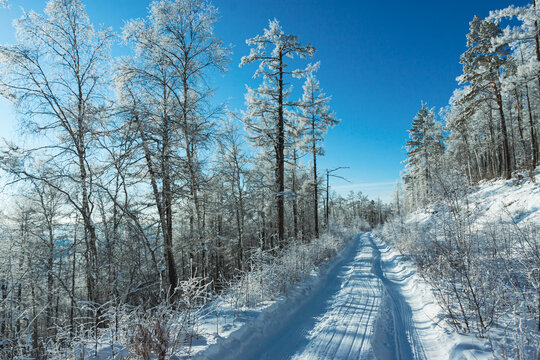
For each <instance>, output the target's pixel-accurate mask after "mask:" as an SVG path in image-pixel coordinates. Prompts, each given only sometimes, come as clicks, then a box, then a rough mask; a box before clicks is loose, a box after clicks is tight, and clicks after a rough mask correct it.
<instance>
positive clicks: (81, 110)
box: [0, 0, 111, 303]
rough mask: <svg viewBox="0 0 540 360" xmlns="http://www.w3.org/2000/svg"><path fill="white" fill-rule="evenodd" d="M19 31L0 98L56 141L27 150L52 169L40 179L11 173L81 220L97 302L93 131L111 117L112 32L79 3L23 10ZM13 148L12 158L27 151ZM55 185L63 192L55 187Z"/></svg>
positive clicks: (21, 170) (2, 57) (2, 63)
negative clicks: (107, 93)
mask: <svg viewBox="0 0 540 360" xmlns="http://www.w3.org/2000/svg"><path fill="white" fill-rule="evenodd" d="M15 27H16V32H17V40H18V43H17V44H16V45H13V46H3V47H0V68H1V75H0V94H1V95H3V96H4V97H6V98H7V99H8V100H10V101H12V102H13V103H14V104H15V106H16V108H17V110H18V111H19V112H20V113H22V115H23V116H24V119H25V120H26V121H27V122H26V125H27V127H28V128H29V129H30V131H32V132H34V133H36V134H39V135H42V136H43V138H44V139H51V140H46V141H45V143H42V144H41V146H40V147H38V148H33V149H24V153H25V156H26V157H28V156H29V155H34V156H37V157H39V158H41V159H42V160H40V161H45V162H46V163H47V164H48V168H49V169H50V171H48V172H47V173H46V174H45V175H44V176H42V175H39V174H37V173H33V172H31V171H30V170H28V169H29V168H25V167H24V165H22V163H21V162H18V164H19V165H20V166H12V167H11V168H10V169H9V170H10V171H11V172H12V173H13V174H15V175H17V176H18V177H19V178H30V179H33V180H35V181H41V182H44V183H46V184H47V185H48V186H51V187H53V188H55V189H56V190H58V191H59V192H60V193H62V194H63V195H64V196H65V197H66V198H67V200H68V201H69V203H70V204H71V206H72V207H73V208H74V209H75V211H76V212H77V213H78V214H79V215H80V216H81V218H82V220H83V223H84V228H85V240H86V246H87V252H86V260H87V269H86V275H87V276H86V282H87V296H88V300H89V301H90V302H92V303H98V302H100V301H101V300H102V299H100V295H99V293H100V291H99V288H98V283H99V263H98V249H97V242H98V235H97V230H96V224H95V222H94V218H93V215H94V214H93V211H94V199H93V194H94V187H93V182H94V177H95V174H94V168H93V162H92V157H93V156H94V154H93V151H94V150H95V148H96V142H95V136H96V133H97V132H96V127H97V126H96V125H97V123H99V122H100V121H102V120H104V118H105V117H106V112H105V110H106V108H105V106H104V105H105V104H104V100H103V99H104V90H105V85H106V82H105V81H106V79H107V76H106V69H107V66H106V61H107V60H108V56H109V52H108V50H109V45H110V42H111V34H110V32H109V31H107V30H103V31H98V30H96V29H95V28H94V26H93V25H92V23H91V22H90V19H89V18H88V16H87V14H86V12H85V10H84V6H83V4H82V3H81V2H80V1H78V0H50V1H49V2H48V3H47V6H46V8H45V12H44V14H39V13H36V12H34V11H31V12H25V13H24V14H23V16H22V17H21V18H19V19H18V20H17V21H16V22H15ZM11 150H12V151H11V155H12V156H15V155H16V154H17V153H19V154H22V153H23V150H22V149H16V148H12V149H11ZM38 163H39V162H38ZM12 164H16V162H12ZM58 181H65V184H66V186H64V187H59V186H57V185H55V184H56V183H57V182H58Z"/></svg>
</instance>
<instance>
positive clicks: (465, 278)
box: [382, 0, 540, 359]
mask: <svg viewBox="0 0 540 360" xmlns="http://www.w3.org/2000/svg"><path fill="white" fill-rule="evenodd" d="M539 21H540V9H538V8H537V5H536V3H535V1H534V0H533V2H532V4H530V5H528V6H524V7H515V6H510V7H508V8H506V9H503V10H496V11H492V12H491V13H490V15H489V16H488V17H486V18H484V19H483V18H480V17H478V16H475V17H474V18H473V19H472V21H471V22H470V31H469V33H468V34H467V36H466V44H467V50H466V51H465V52H464V53H463V54H462V55H461V58H460V64H461V65H462V68H463V73H462V74H461V75H460V76H459V77H458V79H457V80H458V82H459V87H458V88H457V89H456V90H455V91H454V93H453V95H452V96H451V98H450V102H449V105H448V106H447V107H445V108H443V109H441V111H440V113H439V116H437V114H436V113H435V111H434V109H431V108H429V106H428V105H427V104H424V103H422V106H421V108H420V110H419V111H418V113H417V115H416V117H415V118H414V120H413V122H412V127H411V129H410V130H409V140H408V141H407V143H406V149H407V160H406V166H405V170H404V174H403V185H401V186H399V187H398V188H397V190H396V192H395V198H394V209H395V212H396V214H398V216H396V217H395V218H394V219H393V221H391V222H390V223H387V224H386V226H385V227H384V229H383V231H382V234H383V236H384V237H385V238H386V239H387V240H388V241H389V242H391V243H393V244H394V245H395V246H397V247H399V248H400V249H401V250H402V252H403V253H405V254H408V255H411V256H412V258H413V259H414V260H415V262H416V264H417V267H418V269H419V271H420V273H421V274H422V275H423V276H424V278H425V279H426V280H427V281H428V283H429V284H430V285H431V287H432V288H433V289H434V291H435V293H436V295H437V298H438V300H439V302H440V304H441V306H442V308H443V310H444V312H445V314H446V315H447V317H448V319H449V322H450V323H451V324H452V325H453V326H454V327H455V328H456V329H457V330H458V331H460V332H466V333H473V334H475V335H477V336H480V337H485V338H488V339H489V340H490V341H491V345H492V346H493V350H494V351H495V354H496V355H497V356H498V357H501V358H515V359H532V358H537V356H539V354H538V349H539V348H540V340H539V336H538V334H539V332H538V331H539V330H540V273H539V272H538V269H539V268H540V224H538V223H534V222H532V223H531V222H526V221H521V220H522V218H524V217H526V215H527V211H530V209H528V210H527V209H523V210H522V213H521V214H518V215H517V217H515V216H511V215H510V213H509V212H508V211H505V209H504V208H503V209H502V210H501V211H500V213H499V214H498V215H497V216H495V217H491V218H485V213H482V211H485V210H481V208H482V203H481V201H482V199H476V200H474V201H476V203H475V202H474V201H473V200H471V199H472V198H471V196H472V194H473V193H474V191H475V189H477V188H479V187H481V186H486V184H488V182H487V181H489V180H495V179H497V178H499V179H505V180H507V184H511V185H512V186H514V187H516V188H518V187H520V186H521V185H523V184H526V183H528V182H532V183H534V182H535V181H537V180H538V179H537V178H536V177H537V176H538V168H537V167H538V165H540V161H539V152H540V147H539V138H538V136H539V131H540V126H539V121H538V119H539V117H540V39H539V36H540V28H539ZM509 205H511V203H510V201H508V203H507V204H505V206H509ZM533 209H534V208H533ZM421 212H424V213H427V214H428V218H429V219H430V220H429V221H428V222H424V221H422V220H418V219H419V218H421V217H418V216H417V217H415V214H416V215H418V214H419V213H421ZM479 218H481V219H482V221H485V222H486V223H485V224H483V225H482V226H479V225H478V222H477V219H479ZM497 331H499V332H500V331H503V332H505V333H506V336H505V337H504V339H501V338H497V335H496V334H498V333H497ZM509 344H510V345H509Z"/></svg>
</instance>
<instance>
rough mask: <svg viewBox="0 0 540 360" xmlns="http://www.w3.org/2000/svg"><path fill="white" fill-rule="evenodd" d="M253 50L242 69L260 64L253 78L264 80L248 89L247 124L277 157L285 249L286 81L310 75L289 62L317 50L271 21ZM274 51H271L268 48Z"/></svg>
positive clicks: (279, 217) (280, 238)
mask: <svg viewBox="0 0 540 360" xmlns="http://www.w3.org/2000/svg"><path fill="white" fill-rule="evenodd" d="M246 43H247V44H248V45H250V46H252V48H251V51H250V53H249V55H247V56H244V57H242V60H241V62H240V66H244V65H247V64H249V63H253V62H258V63H259V67H258V69H257V71H256V72H255V74H254V77H262V78H263V83H262V85H261V86H259V87H258V88H257V89H248V94H247V96H246V103H247V106H248V109H247V112H246V114H245V119H246V120H245V121H246V122H247V124H248V127H249V128H250V129H252V130H254V131H255V132H257V133H258V137H259V139H260V140H261V141H263V142H265V143H269V144H270V146H271V147H272V148H273V151H274V154H275V169H274V170H275V189H274V192H275V197H276V210H277V234H278V244H279V245H280V246H283V244H284V243H283V241H284V236H285V218H284V216H285V202H284V195H285V132H286V129H285V127H286V120H287V119H286V107H287V106H288V105H291V104H290V103H289V100H288V97H289V95H290V88H289V87H288V86H287V85H288V83H287V81H288V80H287V77H290V76H291V75H294V76H301V75H302V74H304V73H306V72H307V71H309V70H310V69H309V67H308V69H306V70H289V69H288V66H289V65H288V64H287V58H291V59H292V58H294V57H295V56H298V57H300V58H306V57H311V56H313V53H314V52H315V48H314V47H313V46H311V45H302V44H300V42H299V41H298V37H297V36H295V35H289V34H285V33H284V31H283V29H282V28H281V25H280V24H279V22H278V21H277V20H275V19H274V20H271V21H269V24H268V28H266V29H264V32H263V35H257V36H255V37H253V38H251V39H248V40H246ZM269 47H270V48H271V49H268V48H269Z"/></svg>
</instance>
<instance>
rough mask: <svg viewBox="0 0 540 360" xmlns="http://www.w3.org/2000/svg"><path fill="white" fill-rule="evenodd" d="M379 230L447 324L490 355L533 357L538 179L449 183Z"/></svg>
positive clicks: (539, 239) (539, 235) (537, 341)
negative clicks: (465, 184)
mask: <svg viewBox="0 0 540 360" xmlns="http://www.w3.org/2000/svg"><path fill="white" fill-rule="evenodd" d="M536 177H537V178H539V177H540V172H539V171H538V170H537V172H536ZM380 235H381V236H382V237H383V238H384V239H385V241H386V242H388V243H389V244H391V245H392V246H394V247H395V248H397V249H399V250H400V251H401V252H402V253H403V254H406V255H407V257H408V258H410V259H411V261H413V262H415V263H416V267H417V269H418V271H419V273H420V274H421V276H422V277H423V278H424V279H425V281H426V282H427V283H428V284H429V286H430V287H431V288H432V289H433V293H434V295H435V297H436V299H437V301H438V303H439V305H440V307H441V309H442V313H443V314H444V315H445V321H446V323H447V324H448V325H449V326H451V327H452V328H454V329H455V330H456V331H458V332H459V333H462V334H469V336H477V337H479V338H480V339H481V342H483V344H485V345H488V346H489V347H490V348H491V349H492V351H493V354H494V356H496V357H501V358H514V359H528V358H536V357H537V356H538V349H539V346H540V336H539V335H540V334H539V331H538V329H539V327H538V326H539V322H540V320H539V309H540V308H539V301H540V296H539V295H540V291H539V285H540V276H539V268H540V253H539V249H540V184H538V183H533V182H531V181H530V180H529V179H528V178H527V177H525V176H518V177H517V178H514V179H512V180H501V179H498V180H490V181H486V180H484V181H481V182H480V183H479V184H478V185H476V186H474V187H471V188H464V187H463V186H455V187H454V188H453V189H451V190H449V191H448V192H447V193H445V196H441V197H439V199H437V200H436V201H432V203H431V205H430V206H429V207H427V208H425V209H420V210H417V211H415V212H414V213H412V214H409V215H404V216H397V217H396V218H395V219H394V220H393V221H390V222H388V223H387V224H385V226H384V228H383V229H382V230H381V231H380Z"/></svg>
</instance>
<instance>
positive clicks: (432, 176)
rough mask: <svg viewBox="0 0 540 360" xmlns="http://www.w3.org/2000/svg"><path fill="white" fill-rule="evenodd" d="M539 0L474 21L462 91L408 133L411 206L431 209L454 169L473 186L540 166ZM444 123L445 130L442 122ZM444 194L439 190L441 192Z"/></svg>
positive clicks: (423, 114)
mask: <svg viewBox="0 0 540 360" xmlns="http://www.w3.org/2000/svg"><path fill="white" fill-rule="evenodd" d="M538 20H539V19H538V12H537V10H536V4H535V1H533V3H532V4H531V5H530V6H527V7H522V8H518V7H514V6H510V7H509V8H506V9H503V10H498V11H492V12H491V14H490V15H489V16H488V17H487V18H485V19H482V18H480V17H478V16H475V17H474V19H473V20H472V21H471V23H470V32H469V34H467V39H466V40H467V51H465V52H464V53H463V54H462V55H461V58H460V64H461V65H462V67H463V73H462V75H460V76H459V77H458V79H457V80H458V82H459V84H460V87H459V88H457V89H456V90H455V91H454V94H453V95H452V97H451V99H450V104H449V105H448V106H447V107H445V108H443V109H441V111H440V118H442V121H438V120H437V116H436V114H435V112H434V110H433V109H430V108H429V107H428V105H427V104H424V103H423V104H422V107H421V109H420V110H419V111H418V113H417V115H416V117H415V118H414V121H413V124H412V128H411V129H410V130H409V135H410V140H409V141H408V142H407V161H406V169H405V174H404V177H403V180H404V181H403V182H404V184H405V186H406V188H407V193H408V196H409V199H408V200H409V202H408V204H409V206H410V208H417V207H420V206H423V205H426V204H427V202H428V201H429V198H430V195H431V193H433V192H440V191H436V190H435V188H437V187H438V186H439V185H440V182H441V181H439V180H441V178H442V177H444V176H445V175H446V174H448V173H450V172H452V171H455V173H456V174H459V175H462V176H463V177H464V178H466V182H467V184H469V185H472V184H475V183H478V181H480V180H483V179H493V178H497V177H504V178H505V179H510V178H511V177H512V176H513V175H515V173H517V172H523V171H527V172H528V176H529V177H530V179H531V181H535V177H534V169H535V168H536V166H538V165H539V163H540V162H539V161H540V159H539V152H540V150H539V149H540V148H539V146H540V143H539V141H538V132H539V131H540V128H539V125H538V120H537V119H538V116H539V115H540V108H539V106H540V75H539V74H540V69H539V66H540V40H539V30H538V29H539V25H538ZM443 123H444V124H443ZM438 190H440V189H438Z"/></svg>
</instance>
